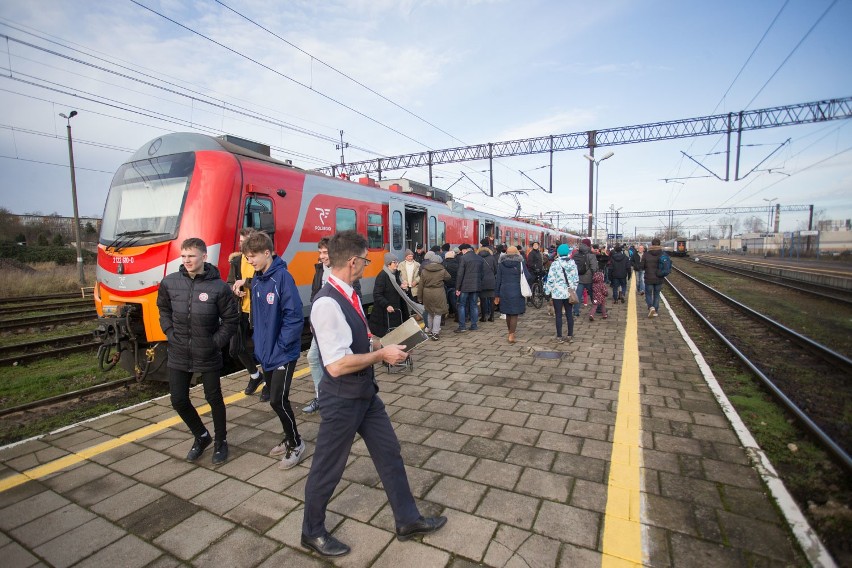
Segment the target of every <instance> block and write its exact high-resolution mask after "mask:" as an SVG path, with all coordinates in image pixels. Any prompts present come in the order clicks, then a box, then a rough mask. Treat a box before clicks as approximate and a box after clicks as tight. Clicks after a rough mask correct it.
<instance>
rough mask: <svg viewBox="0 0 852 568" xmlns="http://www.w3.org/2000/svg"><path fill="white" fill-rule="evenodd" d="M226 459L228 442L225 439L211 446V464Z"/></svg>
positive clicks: (217, 463) (216, 463)
mask: <svg viewBox="0 0 852 568" xmlns="http://www.w3.org/2000/svg"><path fill="white" fill-rule="evenodd" d="M226 461H228V442H227V441H226V440H222V441H221V442H216V445H215V446H213V465H219V464H220V463H225V462H226Z"/></svg>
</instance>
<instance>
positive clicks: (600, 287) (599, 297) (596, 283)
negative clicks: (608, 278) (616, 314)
mask: <svg viewBox="0 0 852 568" xmlns="http://www.w3.org/2000/svg"><path fill="white" fill-rule="evenodd" d="M607 296H609V288H607V287H606V283H605V282H604V274H603V272H602V271H600V270H599V271H597V272H595V273H594V274H593V275H592V309H591V310H590V311H589V321H595V312H596V311H598V308H600V311H601V313H602V314H603V319H606V317H607V316H606V297H607Z"/></svg>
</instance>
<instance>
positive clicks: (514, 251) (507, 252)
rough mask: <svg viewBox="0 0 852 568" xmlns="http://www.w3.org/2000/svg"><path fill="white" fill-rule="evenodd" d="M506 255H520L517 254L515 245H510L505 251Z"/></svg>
mask: <svg viewBox="0 0 852 568" xmlns="http://www.w3.org/2000/svg"><path fill="white" fill-rule="evenodd" d="M506 254H520V253H518V247H516V246H515V245H512V246H510V247H509V248H507V249H506Z"/></svg>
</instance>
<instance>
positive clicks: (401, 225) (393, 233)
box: [388, 197, 405, 260]
mask: <svg viewBox="0 0 852 568" xmlns="http://www.w3.org/2000/svg"><path fill="white" fill-rule="evenodd" d="M388 229H389V230H388V235H389V237H388V243H389V247H390V252H392V253H394V254H395V255H396V257H397V258H398V259H400V260H402V259H404V258H405V203H404V202H403V201H402V200H401V199H397V198H395V197H390V198H388Z"/></svg>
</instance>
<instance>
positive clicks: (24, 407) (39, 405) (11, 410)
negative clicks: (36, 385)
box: [0, 377, 137, 418]
mask: <svg viewBox="0 0 852 568" xmlns="http://www.w3.org/2000/svg"><path fill="white" fill-rule="evenodd" d="M136 383H137V380H136V378H135V377H128V378H125V379H118V380H116V381H109V382H107V383H102V384H99V385H94V386H91V387H87V388H84V389H79V390H75V391H70V392H66V393H62V394H59V395H56V396H51V397H49V398H43V399H40V400H33V401H31V402H26V403H24V404H19V405H17V406H10V407H8V408H0V418H2V417H4V416H9V415H12V414H18V413H21V412H35V411H39V410H42V409H45V408H48V407H53V406H58V405H63V404H66V403H68V402H70V401H75V400H80V399H84V398H86V397H88V396H92V395H97V394H102V393H104V392H109V391H113V390H118V389H126V388H129V387H130V386H131V385H133V384H136Z"/></svg>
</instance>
